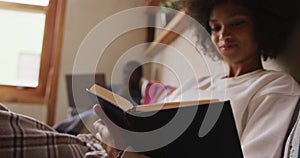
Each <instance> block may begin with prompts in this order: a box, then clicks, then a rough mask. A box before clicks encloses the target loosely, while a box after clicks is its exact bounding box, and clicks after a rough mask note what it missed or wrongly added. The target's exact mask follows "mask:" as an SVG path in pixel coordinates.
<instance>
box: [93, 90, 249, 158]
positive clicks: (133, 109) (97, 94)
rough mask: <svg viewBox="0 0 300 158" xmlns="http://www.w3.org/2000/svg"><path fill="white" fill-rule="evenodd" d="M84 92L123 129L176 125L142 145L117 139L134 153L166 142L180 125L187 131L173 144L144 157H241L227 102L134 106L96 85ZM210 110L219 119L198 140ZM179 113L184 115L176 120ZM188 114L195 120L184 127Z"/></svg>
mask: <svg viewBox="0 0 300 158" xmlns="http://www.w3.org/2000/svg"><path fill="white" fill-rule="evenodd" d="M87 91H88V92H89V93H90V94H92V96H93V97H94V99H95V102H96V103H99V104H100V105H101V107H102V109H103V111H104V113H105V114H106V116H107V117H108V118H109V119H110V120H111V121H112V122H113V123H115V124H116V125H118V126H119V127H122V128H124V129H127V130H130V131H134V132H149V131H155V130H158V129H161V128H164V127H165V126H166V125H168V124H169V123H170V122H171V121H173V122H175V123H173V124H172V127H171V129H173V130H171V131H170V130H169V131H168V132H165V133H163V134H161V136H160V135H158V138H157V139H155V140H153V139H147V138H146V137H147V136H145V139H144V140H145V142H143V143H142V144H141V143H135V141H136V139H135V138H134V137H127V136H126V134H124V133H123V134H122V133H120V135H119V136H118V138H119V139H123V140H124V142H122V143H124V145H125V146H131V147H132V148H134V149H136V150H137V151H140V150H139V149H140V148H141V147H142V146H147V145H149V146H151V145H153V144H151V143H150V142H149V141H151V142H154V143H157V144H159V143H160V142H163V141H165V139H166V138H167V137H168V135H172V134H173V132H175V131H176V130H177V129H179V128H182V127H179V126H180V125H183V126H184V125H186V128H185V129H184V130H183V131H182V132H181V134H180V135H178V137H176V138H174V140H173V141H172V142H170V143H168V144H166V145H165V146H162V147H160V148H158V149H154V150H149V151H144V152H142V153H143V154H145V155H147V156H150V157H233V158H240V157H243V154H242V150H241V146H240V141H239V138H238V134H237V130H236V126H235V121H234V117H233V113H232V109H231V105H230V101H218V100H198V101H186V102H173V103H165V104H150V105H139V106H133V105H131V103H130V102H129V101H127V100H126V99H125V98H122V97H121V96H119V95H117V94H114V93H112V92H110V91H109V90H107V89H105V88H103V87H101V86H98V85H93V86H92V87H91V88H89V89H87ZM209 108H212V109H214V108H215V109H219V110H218V111H219V115H218V116H216V117H218V118H217V119H216V122H215V123H214V125H213V126H212V127H211V129H210V130H209V132H208V133H207V134H206V135H205V136H199V130H200V128H205V127H202V126H203V124H205V123H203V122H204V120H205V119H206V115H207V113H208V109H209ZM178 113H182V114H183V115H181V116H179V117H178V116H177V115H178ZM189 114H194V116H193V117H192V119H191V120H189V121H187V123H186V122H185V118H188V117H190V116H189ZM176 116H177V118H176ZM174 120H175V121H174ZM208 121H209V120H208ZM206 122H207V120H206ZM177 125H178V127H177ZM108 126H109V125H108ZM108 128H109V127H108Z"/></svg>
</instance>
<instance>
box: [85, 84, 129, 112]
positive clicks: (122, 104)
mask: <svg viewBox="0 0 300 158" xmlns="http://www.w3.org/2000/svg"><path fill="white" fill-rule="evenodd" d="M86 91H87V92H89V93H91V94H93V95H95V96H98V97H100V98H102V99H104V100H106V101H108V102H109V103H111V104H113V105H115V106H118V107H119V108H121V109H122V110H123V111H128V110H130V109H132V108H133V107H134V106H133V105H132V104H131V103H130V102H129V101H128V100H127V99H125V98H124V97H122V96H120V95H118V94H115V93H114V92H112V91H110V90H107V89H105V88H103V87H101V86H99V85H97V84H94V85H93V86H91V87H90V88H88V89H86Z"/></svg>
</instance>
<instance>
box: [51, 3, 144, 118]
mask: <svg viewBox="0 0 300 158" xmlns="http://www.w3.org/2000/svg"><path fill="white" fill-rule="evenodd" d="M144 4H145V1H144V0H129V1H127V0H126V1H120V0H89V1H84V0H68V1H67V8H66V19H65V32H64V43H63V48H62V58H61V69H60V73H59V85H58V92H57V108H56V116H55V118H56V119H55V122H58V121H61V120H63V119H65V118H66V117H67V116H68V101H67V92H66V84H65V74H68V73H72V70H73V66H74V65H73V63H74V60H75V58H76V55H77V54H76V53H77V51H78V49H79V47H80V44H81V43H82V41H83V40H84V38H85V37H86V36H87V34H88V33H89V32H90V31H91V30H92V29H93V28H94V27H95V26H96V25H97V24H98V23H99V22H101V21H102V20H104V19H105V18H107V17H108V16H111V15H113V14H115V13H117V12H119V11H122V10H125V9H129V8H132V7H138V6H142V5H144ZM120 20H122V19H120ZM123 20H124V21H122V22H123V23H126V19H123ZM145 23H146V19H145ZM115 27H122V26H115ZM113 29H114V28H112V29H111V30H109V29H108V30H107V32H103V34H102V36H103V37H106V36H107V35H106V33H107V34H109V33H110V31H114V30H113ZM145 39H146V32H145V30H142V29H141V30H134V31H131V32H128V33H126V34H123V35H122V36H120V37H118V38H117V39H116V40H115V41H113V42H112V43H111V44H110V45H109V46H108V47H107V48H106V50H105V53H104V55H103V57H101V60H103V61H102V62H101V64H99V65H98V67H99V68H96V71H100V72H104V73H105V74H106V81H107V82H108V83H109V81H110V76H111V71H112V67H113V66H114V64H115V62H116V61H117V59H118V58H119V57H120V55H122V53H124V52H125V51H126V50H127V49H129V48H130V47H132V46H134V45H136V44H138V43H143V42H144V41H145ZM99 42H101V41H99ZM90 51H91V52H92V51H94V50H90ZM88 52H89V51H88ZM84 58H86V59H87V60H84V59H83V61H85V62H84V63H81V64H80V65H81V70H80V72H82V73H89V72H92V73H93V72H94V70H91V69H88V67H87V66H86V65H87V64H88V63H89V59H91V58H93V56H89V53H87V55H86V56H84Z"/></svg>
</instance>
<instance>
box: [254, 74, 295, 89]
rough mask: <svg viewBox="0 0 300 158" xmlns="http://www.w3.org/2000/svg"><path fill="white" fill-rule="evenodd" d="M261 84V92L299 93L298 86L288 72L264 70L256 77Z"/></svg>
mask: <svg viewBox="0 0 300 158" xmlns="http://www.w3.org/2000/svg"><path fill="white" fill-rule="evenodd" d="M256 82H257V83H258V84H261V86H262V89H261V93H281V94H287V95H300V86H299V84H298V83H297V82H296V80H295V79H294V78H293V77H292V76H291V75H290V74H288V73H286V72H282V71H274V70H265V71H262V73H261V74H260V75H259V77H258V78H257V79H256Z"/></svg>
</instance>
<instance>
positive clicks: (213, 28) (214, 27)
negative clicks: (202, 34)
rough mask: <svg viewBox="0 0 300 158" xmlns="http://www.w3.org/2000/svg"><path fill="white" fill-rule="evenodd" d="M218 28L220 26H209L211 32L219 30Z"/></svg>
mask: <svg viewBox="0 0 300 158" xmlns="http://www.w3.org/2000/svg"><path fill="white" fill-rule="evenodd" d="M220 29H221V27H220V26H212V27H210V30H211V31H212V32H217V31H220Z"/></svg>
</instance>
